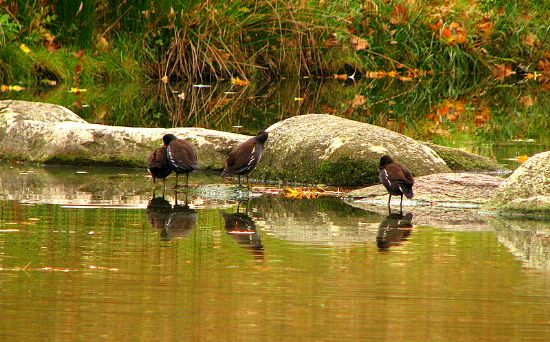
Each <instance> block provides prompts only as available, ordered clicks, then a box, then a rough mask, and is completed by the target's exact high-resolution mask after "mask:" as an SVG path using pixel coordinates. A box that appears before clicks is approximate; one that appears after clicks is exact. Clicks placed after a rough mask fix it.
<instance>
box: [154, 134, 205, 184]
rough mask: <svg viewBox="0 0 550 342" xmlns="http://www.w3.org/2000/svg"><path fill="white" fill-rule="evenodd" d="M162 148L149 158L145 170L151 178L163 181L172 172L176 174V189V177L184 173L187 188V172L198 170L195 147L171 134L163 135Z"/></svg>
mask: <svg viewBox="0 0 550 342" xmlns="http://www.w3.org/2000/svg"><path fill="white" fill-rule="evenodd" d="M162 141H163V146H162V147H159V148H157V149H156V150H154V151H153V153H151V156H149V160H148V162H147V169H148V170H149V173H150V174H151V176H152V177H153V182H155V181H156V179H157V178H160V179H162V180H163V184H164V186H165V180H166V177H168V175H170V173H171V172H172V171H174V173H175V174H176V186H175V187H176V188H177V187H178V176H179V175H180V174H182V173H185V176H186V178H185V186H186V187H188V186H189V172H193V171H196V170H199V159H198V156H197V150H196V149H195V146H193V144H191V143H190V142H189V141H187V140H183V139H178V138H177V137H176V136H175V135H173V134H165V135H164V136H163V137H162Z"/></svg>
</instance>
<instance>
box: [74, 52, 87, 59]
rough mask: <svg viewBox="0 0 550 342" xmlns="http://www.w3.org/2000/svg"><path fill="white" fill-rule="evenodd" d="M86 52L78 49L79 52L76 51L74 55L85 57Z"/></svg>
mask: <svg viewBox="0 0 550 342" xmlns="http://www.w3.org/2000/svg"><path fill="white" fill-rule="evenodd" d="M84 54H85V52H84V50H78V51H77V52H75V53H74V56H75V57H76V58H78V59H80V58H82V57H84Z"/></svg>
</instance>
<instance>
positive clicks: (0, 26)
mask: <svg viewBox="0 0 550 342" xmlns="http://www.w3.org/2000/svg"><path fill="white" fill-rule="evenodd" d="M18 33H19V25H18V24H17V23H15V22H13V21H12V20H11V18H10V16H9V15H8V14H5V13H4V14H2V13H0V47H2V46H4V45H5V44H6V43H7V42H9V41H10V40H13V39H14V38H15V37H17V34H18Z"/></svg>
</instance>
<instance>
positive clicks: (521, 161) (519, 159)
mask: <svg viewBox="0 0 550 342" xmlns="http://www.w3.org/2000/svg"><path fill="white" fill-rule="evenodd" d="M527 159H529V157H528V156H526V155H521V156H518V158H517V160H518V163H520V164H523V163H525V162H526V161H527Z"/></svg>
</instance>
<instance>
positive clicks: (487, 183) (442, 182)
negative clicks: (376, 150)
mask: <svg viewBox="0 0 550 342" xmlns="http://www.w3.org/2000/svg"><path fill="white" fill-rule="evenodd" d="M503 182H504V179H502V178H500V177H495V176H490V175H484V174H476V173H439V174H433V175H427V176H422V177H417V178H415V181H414V187H413V190H414V198H413V199H410V200H409V199H406V198H403V205H404V206H439V207H449V208H465V209H466V208H479V207H480V206H481V205H482V204H483V203H485V202H487V200H488V199H489V198H490V197H491V196H492V195H493V193H494V192H495V190H496V189H497V188H498V187H499V186H500V184H502V183H503ZM346 197H347V198H349V199H350V200H352V201H355V202H357V201H359V202H362V203H369V204H373V205H378V206H384V207H385V206H386V205H387V202H388V192H387V191H386V188H384V186H383V185H382V184H378V185H374V186H369V187H366V188H362V189H358V190H353V191H350V192H348V193H347V194H346ZM392 206H395V207H396V208H398V207H399V196H392Z"/></svg>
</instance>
